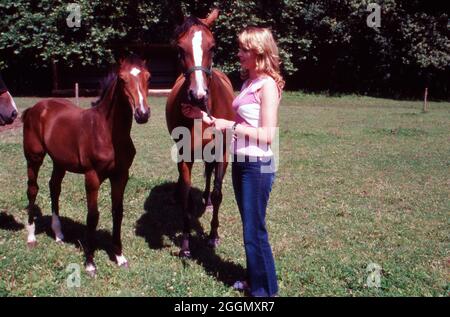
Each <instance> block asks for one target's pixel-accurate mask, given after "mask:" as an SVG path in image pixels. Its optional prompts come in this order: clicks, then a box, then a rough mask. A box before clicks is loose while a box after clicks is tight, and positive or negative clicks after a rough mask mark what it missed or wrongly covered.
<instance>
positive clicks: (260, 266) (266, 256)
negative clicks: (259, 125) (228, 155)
mask: <svg viewBox="0 0 450 317" xmlns="http://www.w3.org/2000/svg"><path fill="white" fill-rule="evenodd" d="M272 160H273V159H271V160H270V161H266V162H264V161H262V160H261V159H258V161H256V162H248V161H246V162H237V158H236V157H235V158H234V161H233V163H232V179H233V187H234V194H235V197H236V202H237V205H238V207H239V212H240V213H241V218H242V224H243V231H244V245H245V254H246V258H247V277H248V281H249V284H250V295H252V296H263V297H268V296H274V295H277V293H278V283H277V276H276V272H275V262H274V259H273V254H272V249H271V247H270V244H269V237H268V233H267V229H266V219H265V218H266V209H267V202H268V200H269V194H270V191H271V190H272V184H273V181H274V179H275V172H267V168H268V167H269V166H272V165H271V164H272V163H273V162H272ZM262 168H263V169H262Z"/></svg>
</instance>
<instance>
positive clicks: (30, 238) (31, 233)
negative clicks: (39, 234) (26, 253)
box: [27, 223, 36, 243]
mask: <svg viewBox="0 0 450 317" xmlns="http://www.w3.org/2000/svg"><path fill="white" fill-rule="evenodd" d="M27 231H28V238H27V242H28V243H33V242H36V236H35V235H34V231H35V225H34V223H33V224H31V225H27Z"/></svg>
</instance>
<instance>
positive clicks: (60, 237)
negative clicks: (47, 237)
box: [52, 214, 64, 242]
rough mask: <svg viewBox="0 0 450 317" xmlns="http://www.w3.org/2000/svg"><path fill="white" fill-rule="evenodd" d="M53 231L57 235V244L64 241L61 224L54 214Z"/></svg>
mask: <svg viewBox="0 0 450 317" xmlns="http://www.w3.org/2000/svg"><path fill="white" fill-rule="evenodd" d="M52 229H53V232H54V233H55V237H56V242H61V241H62V240H63V239H64V235H63V234H62V231H61V222H60V221H59V217H58V216H57V215H56V214H52Z"/></svg>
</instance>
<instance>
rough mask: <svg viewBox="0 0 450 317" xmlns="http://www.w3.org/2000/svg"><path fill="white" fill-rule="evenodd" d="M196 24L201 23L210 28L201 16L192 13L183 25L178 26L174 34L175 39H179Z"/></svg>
mask: <svg viewBox="0 0 450 317" xmlns="http://www.w3.org/2000/svg"><path fill="white" fill-rule="evenodd" d="M194 25H201V26H204V27H205V28H207V29H209V27H208V26H207V25H206V24H205V23H203V22H202V21H200V19H199V18H197V17H195V16H192V15H191V16H190V17H188V18H186V19H185V20H184V21H183V23H182V24H181V25H179V26H177V27H176V29H175V32H174V35H173V37H174V39H175V40H177V39H178V38H179V37H180V36H181V35H182V34H184V33H186V32H187V31H188V30H189V29H190V28H191V27H193V26H194Z"/></svg>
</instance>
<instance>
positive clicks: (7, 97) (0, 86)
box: [0, 76, 17, 126]
mask: <svg viewBox="0 0 450 317" xmlns="http://www.w3.org/2000/svg"><path fill="white" fill-rule="evenodd" d="M16 117H17V106H16V103H15V102H14V99H13V98H12V96H11V94H10V93H9V91H8V88H6V85H5V83H4V82H3V80H2V77H1V76H0V126H2V125H6V124H11V123H13V121H14V119H16Z"/></svg>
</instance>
